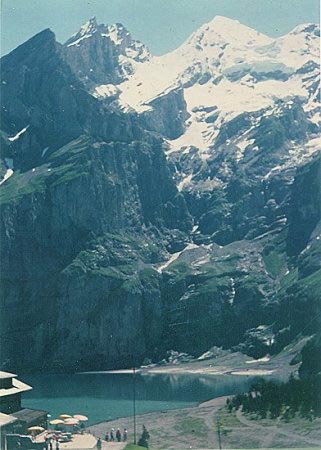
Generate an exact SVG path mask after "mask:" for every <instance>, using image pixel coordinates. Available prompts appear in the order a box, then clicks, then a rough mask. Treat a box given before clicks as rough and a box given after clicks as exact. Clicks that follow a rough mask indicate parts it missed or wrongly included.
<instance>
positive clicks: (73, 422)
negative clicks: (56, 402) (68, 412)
mask: <svg viewBox="0 0 321 450" xmlns="http://www.w3.org/2000/svg"><path fill="white" fill-rule="evenodd" d="M78 423H79V420H77V419H73V418H70V419H66V420H64V425H78Z"/></svg>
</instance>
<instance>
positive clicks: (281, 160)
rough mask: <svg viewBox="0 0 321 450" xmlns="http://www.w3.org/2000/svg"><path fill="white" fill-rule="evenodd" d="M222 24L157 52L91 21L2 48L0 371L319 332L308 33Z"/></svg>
mask: <svg viewBox="0 0 321 450" xmlns="http://www.w3.org/2000/svg"><path fill="white" fill-rule="evenodd" d="M226 20H227V19H223V18H217V19H215V20H214V21H213V22H212V23H210V24H207V25H205V26H204V27H202V28H201V29H200V30H199V31H198V32H196V33H195V34H194V35H193V36H192V37H191V38H190V39H189V40H188V41H187V43H186V44H184V45H183V46H182V47H181V48H180V49H178V50H176V51H175V52H173V54H169V55H165V56H164V57H160V58H154V57H152V56H151V55H150V54H149V52H148V50H147V49H146V48H145V47H144V45H143V44H141V43H139V42H138V41H135V40H133V39H132V38H131V36H130V34H129V32H128V31H127V30H126V29H125V28H124V27H123V26H122V25H120V24H116V25H113V26H105V25H98V24H97V22H96V20H95V19H91V20H90V21H89V22H88V23H87V24H85V25H84V26H83V27H82V28H81V30H80V31H79V32H78V33H77V34H76V35H74V36H73V37H72V38H70V39H69V40H68V41H67V42H66V43H65V44H64V45H60V44H58V43H57V42H56V40H55V37H54V34H53V33H52V32H51V31H50V30H45V31H44V32H42V33H40V34H38V35H37V36H35V37H34V38H32V39H31V40H29V41H28V42H26V43H25V44H23V45H22V46H20V47H19V48H18V49H16V50H15V51H13V52H12V53H11V54H9V55H7V56H5V57H4V58H3V59H2V75H3V77H2V78H3V82H2V92H3V93H2V98H3V107H2V110H1V119H2V120H1V122H2V130H1V140H2V144H3V145H2V147H1V165H0V170H1V172H0V173H1V174H2V181H1V182H0V183H1V186H0V202H1V242H2V245H1V261H2V267H1V288H2V289H1V292H2V296H1V322H2V325H1V340H2V343H3V344H2V352H1V353H2V354H1V357H2V366H3V367H4V368H7V369H9V368H10V370H39V369H42V370H61V371H64V370H81V369H104V368H112V367H124V366H126V365H131V364H132V363H133V361H134V360H135V361H136V363H140V362H141V361H142V360H143V358H144V357H145V356H147V357H151V358H152V359H154V360H158V359H161V357H163V355H164V353H165V352H166V351H167V350H168V349H172V348H174V349H176V350H180V351H186V352H189V353H191V354H194V355H198V354H200V353H203V352H204V351H206V350H207V349H208V348H210V347H212V346H213V345H217V346H223V347H225V348H234V349H238V350H242V351H245V352H247V353H248V354H250V355H252V356H262V355H264V354H266V353H273V352H278V351H279V350H280V349H282V347H283V346H284V345H286V344H287V343H288V342H290V341H291V340H292V339H294V338H295V337H296V336H297V335H298V334H299V333H305V334H309V335H310V334H313V333H315V332H316V330H317V327H318V325H319V322H318V321H317V320H316V319H315V320H314V319H313V318H314V317H315V318H317V317H319V312H320V294H319V293H320V283H321V278H320V273H319V272H320V261H321V248H320V244H319V242H320V232H321V229H320V200H321V185H320V180H321V172H320V167H321V166H320V161H321V160H320V152H319V141H318V133H319V130H320V122H319V114H320V105H319V103H318V96H317V95H318V83H317V77H318V73H317V70H316V63H315V62H314V61H315V59H316V56H315V45H316V42H317V28H316V27H315V26H312V25H311V26H310V27H302V29H295V30H294V31H293V32H292V33H290V34H289V35H287V36H285V37H283V38H279V40H272V39H270V38H268V37H266V36H263V35H258V34H257V33H256V32H255V31H254V30H250V29H248V28H246V27H243V26H242V25H240V24H238V23H237V22H233V21H232V23H230V22H229V27H232V28H233V29H234V32H233V33H234V34H236V35H239V36H240V37H242V39H241V38H240V39H236V40H235V39H234V37H233V36H234V34H233V36H231V35H227V34H226ZM222 24H223V25H224V24H225V25H224V26H223V25H222ZM244 36H245V37H246V39H245V38H244ZM244 39H245V40H244ZM294 44H295V45H294ZM291 45H292V47H293V51H292V52H291V51H290V52H289V46H290V47H291ZM302 49H305V51H304V52H303V53H302V52H301V50H302ZM302 51H303V50H302ZM300 52H301V53H300ZM241 56H242V58H243V59H242V58H241ZM241 59H242V61H241ZM281 60H282V64H281V62H280V61H281ZM271 88H273V95H272V94H271ZM285 93H286V96H285ZM230 96H231V99H232V102H230V100H229V98H230ZM240 97H241V98H243V100H240ZM245 99H246V100H245ZM200 330H201V332H200ZM30 347H32V349H33V354H32V359H31V358H30V352H29V349H30Z"/></svg>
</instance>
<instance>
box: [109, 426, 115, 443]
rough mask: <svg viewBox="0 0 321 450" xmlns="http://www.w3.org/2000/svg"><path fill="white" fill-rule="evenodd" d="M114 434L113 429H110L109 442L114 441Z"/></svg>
mask: <svg viewBox="0 0 321 450" xmlns="http://www.w3.org/2000/svg"><path fill="white" fill-rule="evenodd" d="M114 432H115V429H114V428H112V429H111V431H110V440H111V441H114V440H115V435H114Z"/></svg>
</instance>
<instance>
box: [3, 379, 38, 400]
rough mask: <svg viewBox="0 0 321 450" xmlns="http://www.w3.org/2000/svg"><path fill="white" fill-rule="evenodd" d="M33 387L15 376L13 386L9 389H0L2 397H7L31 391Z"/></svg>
mask: <svg viewBox="0 0 321 450" xmlns="http://www.w3.org/2000/svg"><path fill="white" fill-rule="evenodd" d="M31 389H32V387H31V386H29V385H28V384H26V383H23V382H22V381H19V380H17V379H16V378H13V380H12V387H10V388H8V389H5V388H4V389H0V397H5V396H7V395H14V394H19V393H21V392H26V391H31Z"/></svg>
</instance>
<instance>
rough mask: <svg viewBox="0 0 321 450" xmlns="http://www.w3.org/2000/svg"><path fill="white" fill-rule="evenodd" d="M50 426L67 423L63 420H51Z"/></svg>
mask: <svg viewBox="0 0 321 450" xmlns="http://www.w3.org/2000/svg"><path fill="white" fill-rule="evenodd" d="M49 423H50V425H61V424H62V423H65V422H64V421H63V420H61V419H53V420H50V422H49Z"/></svg>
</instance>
